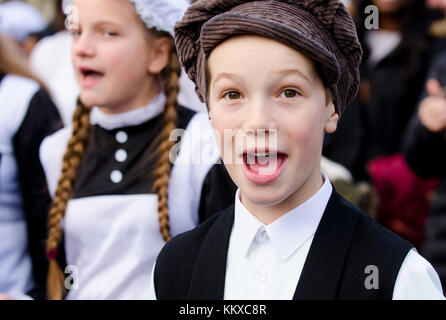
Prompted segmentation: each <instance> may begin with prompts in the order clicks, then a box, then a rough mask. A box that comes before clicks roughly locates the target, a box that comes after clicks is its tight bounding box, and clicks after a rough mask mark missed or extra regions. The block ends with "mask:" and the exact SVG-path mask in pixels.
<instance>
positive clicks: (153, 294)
mask: <svg viewBox="0 0 446 320" xmlns="http://www.w3.org/2000/svg"><path fill="white" fill-rule="evenodd" d="M155 266H156V261H155V263H154V264H153V268H152V280H151V281H150V289H149V300H157V299H156V292H155Z"/></svg>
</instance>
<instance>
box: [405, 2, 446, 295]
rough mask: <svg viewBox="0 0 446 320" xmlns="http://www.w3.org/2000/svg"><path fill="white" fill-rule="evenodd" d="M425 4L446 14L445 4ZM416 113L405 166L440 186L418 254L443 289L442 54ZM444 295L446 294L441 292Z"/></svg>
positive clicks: (445, 73)
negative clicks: (430, 267) (433, 178)
mask: <svg viewBox="0 0 446 320" xmlns="http://www.w3.org/2000/svg"><path fill="white" fill-rule="evenodd" d="M429 3H430V4H431V5H433V6H435V7H437V8H440V9H442V10H443V11H444V12H445V13H446V1H442V0H435V1H434V0H432V1H429ZM428 79H429V80H428V81H427V83H426V92H425V93H424V94H423V99H422V100H421V102H420V104H419V108H418V112H417V113H416V114H415V115H414V116H413V119H412V121H411V123H410V125H409V127H408V129H407V132H406V137H405V148H404V150H405V155H406V159H407V163H408V164H409V165H410V166H411V168H413V170H414V171H415V172H416V173H417V174H419V175H420V176H422V177H426V178H430V177H436V178H439V179H440V183H439V185H438V188H437V190H436V192H435V193H434V194H433V196H432V203H431V205H430V211H429V216H428V220H427V224H426V229H425V230H426V232H425V240H424V245H423V248H422V252H421V253H422V254H423V256H425V257H426V259H429V261H430V262H431V263H432V265H433V266H434V268H435V269H436V270H437V272H438V275H439V276H440V280H441V282H442V286H443V288H445V285H446V50H445V51H443V52H442V53H441V54H440V55H439V56H438V57H437V59H436V60H435V63H434V64H433V66H432V68H431V70H430V72H429V75H428ZM444 291H445V292H446V290H445V289H444Z"/></svg>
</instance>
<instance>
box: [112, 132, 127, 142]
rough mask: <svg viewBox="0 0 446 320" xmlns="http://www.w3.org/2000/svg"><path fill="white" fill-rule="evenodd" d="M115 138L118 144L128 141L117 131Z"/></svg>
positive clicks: (124, 135) (125, 134) (123, 133)
mask: <svg viewBox="0 0 446 320" xmlns="http://www.w3.org/2000/svg"><path fill="white" fill-rule="evenodd" d="M115 138H116V141H118V142H119V143H126V142H127V140H128V139H129V136H128V135H127V133H125V132H124V131H118V132H117V133H116V136H115Z"/></svg>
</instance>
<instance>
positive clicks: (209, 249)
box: [188, 205, 234, 300]
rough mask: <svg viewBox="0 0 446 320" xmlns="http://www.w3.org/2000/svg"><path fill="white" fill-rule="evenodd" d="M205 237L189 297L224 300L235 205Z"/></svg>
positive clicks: (221, 215)
mask: <svg viewBox="0 0 446 320" xmlns="http://www.w3.org/2000/svg"><path fill="white" fill-rule="evenodd" d="M217 219H218V220H217V221H216V222H215V223H214V225H213V226H212V228H211V229H210V230H209V232H208V233H207V235H206V238H205V239H203V242H202V243H203V245H202V248H201V250H200V253H199V254H198V257H197V261H196V263H195V267H194V271H193V273H192V279H191V285H190V289H189V294H188V299H191V300H223V298H224V287H225V276H226V260H227V257H228V248H229V238H230V236H231V230H232V226H233V224H234V206H233V205H232V206H231V207H229V208H227V209H225V210H224V211H223V212H222V213H221V214H220V217H218V218H217Z"/></svg>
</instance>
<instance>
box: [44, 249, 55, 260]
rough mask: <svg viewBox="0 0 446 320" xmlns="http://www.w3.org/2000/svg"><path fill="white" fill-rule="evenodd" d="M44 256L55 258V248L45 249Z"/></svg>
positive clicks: (49, 258)
mask: <svg viewBox="0 0 446 320" xmlns="http://www.w3.org/2000/svg"><path fill="white" fill-rule="evenodd" d="M46 256H47V258H48V260H56V258H57V249H56V248H54V249H49V250H47V251H46Z"/></svg>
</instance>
